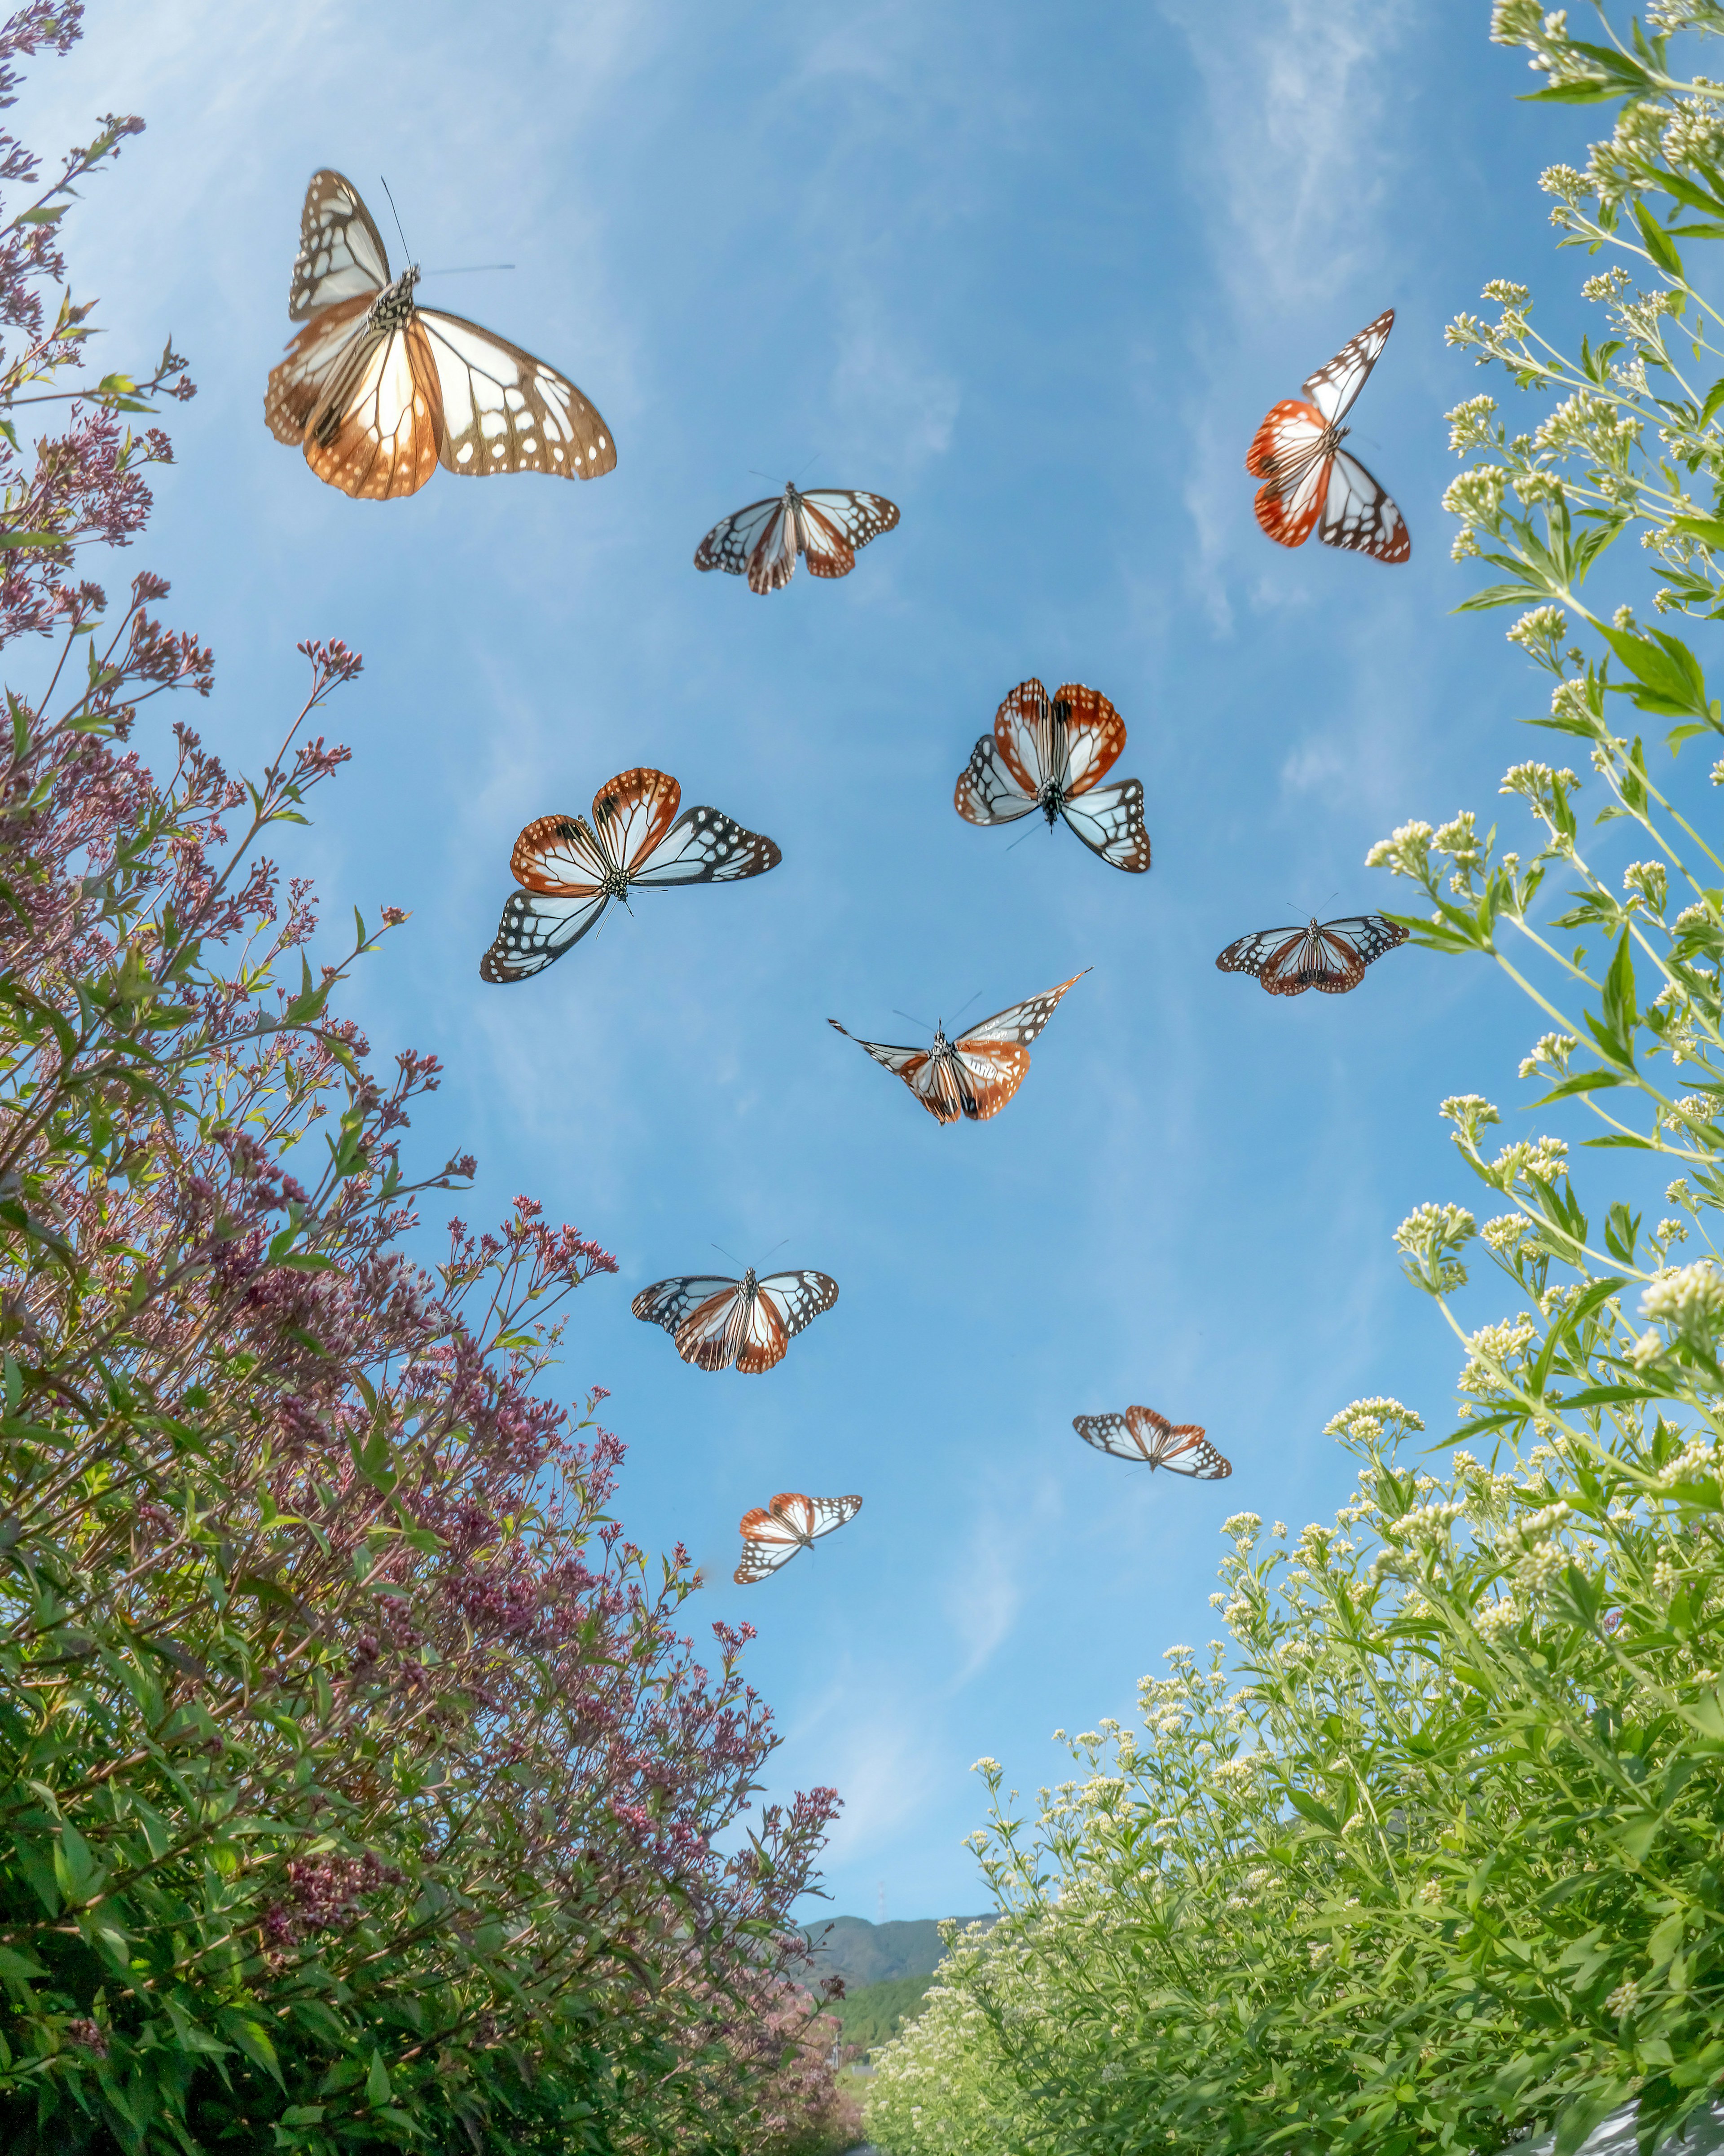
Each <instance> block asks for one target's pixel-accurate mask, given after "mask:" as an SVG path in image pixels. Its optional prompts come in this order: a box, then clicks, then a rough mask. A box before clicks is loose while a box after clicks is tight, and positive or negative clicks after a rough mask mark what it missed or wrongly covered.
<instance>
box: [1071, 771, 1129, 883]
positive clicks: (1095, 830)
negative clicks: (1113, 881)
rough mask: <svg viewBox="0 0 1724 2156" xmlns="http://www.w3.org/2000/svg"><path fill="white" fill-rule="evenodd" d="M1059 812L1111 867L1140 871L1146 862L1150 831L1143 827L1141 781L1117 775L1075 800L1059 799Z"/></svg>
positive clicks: (1091, 849) (1088, 845)
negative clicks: (1112, 780) (1109, 783)
mask: <svg viewBox="0 0 1724 2156" xmlns="http://www.w3.org/2000/svg"><path fill="white" fill-rule="evenodd" d="M1060 814H1061V815H1062V816H1063V817H1064V818H1065V820H1066V822H1067V823H1068V824H1070V826H1071V828H1072V829H1073V830H1074V831H1075V832H1076V833H1077V834H1078V836H1079V838H1080V839H1082V840H1083V842H1084V844H1085V845H1086V846H1087V847H1088V848H1089V849H1090V852H1091V853H1094V854H1100V855H1101V858H1102V860H1105V861H1106V863H1107V864H1108V865H1109V866H1110V867H1111V868H1116V869H1125V870H1128V871H1129V872H1130V873H1131V874H1132V875H1142V873H1143V871H1144V870H1146V869H1147V867H1148V866H1149V860H1150V848H1149V834H1148V832H1147V830H1145V829H1144V828H1143V785H1142V781H1141V780H1140V779H1136V778H1118V779H1116V780H1115V781H1114V783H1113V784H1112V785H1111V786H1098V787H1096V788H1094V789H1093V790H1092V791H1090V792H1089V793H1080V794H1079V795H1078V797H1077V798H1076V799H1075V800H1067V801H1064V802H1062V803H1060Z"/></svg>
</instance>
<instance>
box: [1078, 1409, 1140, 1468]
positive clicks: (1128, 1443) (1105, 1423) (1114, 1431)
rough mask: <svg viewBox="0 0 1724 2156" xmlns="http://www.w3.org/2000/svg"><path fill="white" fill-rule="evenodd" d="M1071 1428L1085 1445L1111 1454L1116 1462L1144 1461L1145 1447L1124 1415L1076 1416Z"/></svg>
mask: <svg viewBox="0 0 1724 2156" xmlns="http://www.w3.org/2000/svg"><path fill="white" fill-rule="evenodd" d="M1071 1426H1072V1428H1073V1429H1074V1430H1075V1431H1076V1432H1077V1434H1078V1435H1079V1436H1080V1438H1082V1440H1084V1442H1085V1445H1094V1446H1095V1450H1097V1451H1098V1452H1111V1454H1112V1455H1113V1456H1114V1458H1115V1459H1116V1460H1142V1459H1143V1458H1144V1457H1145V1456H1146V1455H1145V1453H1144V1450H1143V1447H1142V1445H1140V1444H1139V1443H1138V1442H1137V1439H1136V1437H1135V1436H1134V1435H1132V1433H1131V1427H1130V1425H1129V1424H1127V1422H1126V1418H1125V1417H1124V1416H1123V1415H1122V1414H1099V1415H1074V1416H1073V1417H1072V1419H1071Z"/></svg>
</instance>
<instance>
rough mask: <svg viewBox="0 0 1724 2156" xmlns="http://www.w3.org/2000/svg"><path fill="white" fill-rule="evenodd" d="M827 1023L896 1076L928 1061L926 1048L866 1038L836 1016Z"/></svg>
mask: <svg viewBox="0 0 1724 2156" xmlns="http://www.w3.org/2000/svg"><path fill="white" fill-rule="evenodd" d="M826 1023H827V1024H828V1025H829V1026H832V1027H834V1029H836V1030H837V1031H838V1032H839V1033H841V1034H844V1039H846V1040H854V1042H855V1044H856V1045H857V1047H858V1048H865V1049H866V1050H868V1053H869V1054H870V1055H871V1056H872V1057H873V1058H874V1060H875V1062H876V1063H878V1064H880V1065H883V1066H884V1067H885V1069H886V1070H890V1072H891V1074H892V1075H893V1076H894V1077H895V1078H902V1077H905V1076H906V1075H908V1073H909V1071H910V1070H911V1066H912V1065H916V1064H919V1063H926V1061H927V1060H928V1051H927V1050H926V1048H895V1047H893V1046H892V1045H891V1044H890V1041H885V1040H864V1039H863V1038H862V1036H861V1034H859V1033H852V1032H850V1031H849V1029H848V1028H847V1027H845V1026H842V1025H839V1022H838V1020H837V1019H835V1018H829V1019H827V1021H826Z"/></svg>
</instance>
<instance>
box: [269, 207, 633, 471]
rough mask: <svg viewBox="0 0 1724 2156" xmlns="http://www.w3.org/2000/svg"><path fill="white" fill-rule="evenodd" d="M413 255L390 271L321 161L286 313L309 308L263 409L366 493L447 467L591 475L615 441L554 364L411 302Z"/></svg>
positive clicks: (370, 226)
mask: <svg viewBox="0 0 1724 2156" xmlns="http://www.w3.org/2000/svg"><path fill="white" fill-rule="evenodd" d="M418 281H419V271H418V265H417V264H415V265H414V266H413V268H411V269H408V271H407V272H406V273H405V275H402V276H400V277H398V278H396V279H395V280H393V282H392V281H391V280H390V276H389V257H388V254H387V250H386V249H385V248H384V245H383V242H382V235H381V234H379V233H378V231H377V226H376V225H375V224H374V223H372V215H371V212H370V211H369V210H368V209H367V208H366V206H365V204H364V203H362V201H361V200H360V198H359V191H358V189H357V187H355V186H354V185H353V183H352V182H351V180H344V179H343V178H342V177H341V174H340V173H339V172H315V173H313V175H312V177H311V184H310V187H308V188H307V189H306V190H305V209H304V211H303V213H301V216H300V254H299V259H298V260H297V261H296V262H295V264H294V272H293V283H292V285H291V286H290V289H289V293H288V303H287V312H288V318H289V320H290V321H295V322H302V321H308V318H309V321H308V326H307V327H305V329H303V330H301V331H300V334H299V335H298V336H296V337H295V339H294V341H293V342H292V343H291V344H290V346H288V348H287V357H286V358H285V359H284V360H283V361H282V362H281V363H280V366H279V367H276V368H275V371H274V372H273V373H272V374H271V375H270V377H269V392H268V393H267V395H266V396H265V397H264V418H265V419H266V420H267V421H268V423H269V431H270V433H271V434H274V435H275V439H276V440H277V441H278V442H287V443H290V444H294V445H295V446H302V447H303V448H304V449H305V461H306V463H307V464H309V465H310V467H311V469H312V470H313V471H315V472H316V475H317V476H318V477H319V479H321V480H326V481H327V482H328V484H329V485H331V486H338V487H340V488H341V491H342V492H343V493H344V494H351V495H358V496H359V497H360V498H361V499H362V500H367V501H381V500H387V499H389V498H391V497H393V496H395V495H405V494H417V493H418V490H419V489H420V488H421V487H422V486H423V485H424V484H425V482H426V480H428V479H429V478H430V476H431V474H432V472H433V471H434V469H435V468H436V466H437V465H439V463H441V464H442V465H444V466H445V467H446V468H447V470H450V471H452V472H464V473H466V474H468V475H474V474H483V473H490V472H517V471H536V472H550V473H552V474H554V475H557V477H559V478H562V479H596V478H597V477H598V475H599V474H600V473H601V472H608V471H611V470H614V469H615V466H616V462H617V449H616V444H614V443H613V441H612V439H611V437H610V431H609V429H608V428H607V427H606V425H605V423H604V421H603V419H601V418H600V417H599V416H598V413H597V412H596V411H594V409H593V407H592V405H591V404H589V403H587V399H586V398H584V397H583V396H582V394H581V393H580V391H579V390H578V389H577V388H576V387H575V385H574V383H573V382H567V381H565V380H564V378H563V377H562V375H560V374H558V373H557V371H556V370H555V368H553V367H546V364H545V362H544V361H543V360H541V359H535V358H534V357H532V355H531V353H530V352H522V351H521V348H520V346H518V345H512V344H511V343H509V342H508V341H507V340H506V339H505V338H503V337H500V336H495V335H494V334H493V333H492V332H491V331H490V330H482V329H480V327H479V326H478V324H477V323H475V322H469V321H462V319H461V317H460V316H459V315H444V314H439V313H437V312H435V311H434V310H433V309H431V308H428V307H420V306H417V305H414V302H413V287H414V285H417V284H418Z"/></svg>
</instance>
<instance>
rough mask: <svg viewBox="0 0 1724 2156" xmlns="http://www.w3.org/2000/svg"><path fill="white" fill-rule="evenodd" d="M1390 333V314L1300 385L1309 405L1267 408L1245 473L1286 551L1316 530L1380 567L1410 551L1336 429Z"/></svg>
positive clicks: (1395, 514) (1385, 501)
mask: <svg viewBox="0 0 1724 2156" xmlns="http://www.w3.org/2000/svg"><path fill="white" fill-rule="evenodd" d="M1394 326H1395V311H1394V309H1393V307H1390V308H1388V309H1387V310H1386V311H1384V312H1383V313H1382V314H1380V315H1379V316H1378V317H1377V320H1376V321H1374V322H1373V323H1372V324H1371V325H1370V326H1369V327H1368V328H1366V329H1362V330H1361V331H1359V333H1358V335H1357V336H1356V337H1355V338H1353V340H1352V342H1351V343H1350V344H1344V345H1343V346H1342V348H1341V350H1340V351H1339V352H1337V353H1336V355H1335V357H1334V358H1333V359H1331V361H1330V362H1329V363H1328V365H1327V366H1326V367H1319V368H1318V369H1317V371H1316V373H1315V374H1314V375H1312V376H1311V378H1310V380H1309V381H1308V382H1306V385H1305V396H1306V400H1307V401H1305V402H1301V400H1300V399H1299V398H1287V399H1286V400H1285V403H1280V404H1277V405H1275V406H1274V407H1273V408H1272V409H1271V410H1270V413H1269V415H1268V417H1267V418H1265V420H1264V422H1263V424H1262V425H1261V426H1260V428H1259V429H1257V432H1256V434H1255V435H1254V436H1253V438H1252V442H1251V447H1250V449H1249V452H1248V453H1247V454H1246V457H1245V470H1247V471H1248V472H1249V473H1250V474H1251V475H1252V477H1253V478H1254V479H1260V480H1263V481H1264V485H1262V486H1260V488H1259V489H1258V490H1257V504H1256V506H1257V521H1258V522H1259V523H1260V525H1261V526H1263V528H1264V530H1265V531H1266V532H1268V534H1269V536H1270V538H1271V539H1275V540H1278V541H1279V542H1280V544H1281V545H1282V546H1283V547H1302V546H1303V545H1304V543H1305V542H1306V540H1307V539H1308V538H1309V537H1310V536H1311V526H1313V525H1315V526H1316V533H1317V536H1318V538H1319V539H1321V541H1322V542H1323V544H1324V545H1325V546H1326V547H1351V548H1352V550H1353V551H1354V552H1357V553H1361V554H1372V555H1374V556H1375V557H1376V558H1377V559H1378V561H1379V562H1404V561H1405V560H1406V559H1407V557H1408V555H1409V554H1410V553H1411V552H1412V551H1413V542H1412V540H1411V538H1410V537H1409V536H1408V531H1407V521H1406V519H1405V518H1404V517H1403V516H1402V514H1401V512H1400V511H1399V510H1398V509H1397V508H1396V507H1395V505H1394V504H1393V502H1392V501H1391V500H1389V498H1388V495H1387V494H1385V493H1384V492H1383V489H1382V488H1381V487H1380V486H1379V485H1378V484H1377V481H1376V480H1374V479H1373V478H1372V476H1371V475H1370V473H1369V472H1367V470H1366V469H1365V467H1364V466H1363V465H1362V464H1361V463H1360V462H1359V461H1358V459H1357V458H1356V457H1350V456H1349V455H1348V454H1347V451H1346V450H1345V449H1342V446H1341V444H1342V439H1343V437H1344V436H1345V435H1347V434H1348V433H1349V432H1350V431H1351V430H1350V429H1347V428H1346V427H1343V426H1342V423H1341V422H1342V419H1344V418H1346V416H1347V413H1348V412H1349V411H1351V409H1352V402H1353V399H1354V398H1356V397H1357V395H1358V393H1359V392H1360V391H1361V390H1362V388H1364V386H1365V377H1367V375H1368V374H1369V373H1370V372H1371V370H1372V368H1373V367H1374V366H1375V365H1376V364H1377V360H1378V354H1379V353H1380V352H1382V350H1383V346H1384V345H1385V344H1387V343H1388V333H1389V331H1391V330H1392V329H1393V327H1394Z"/></svg>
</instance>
